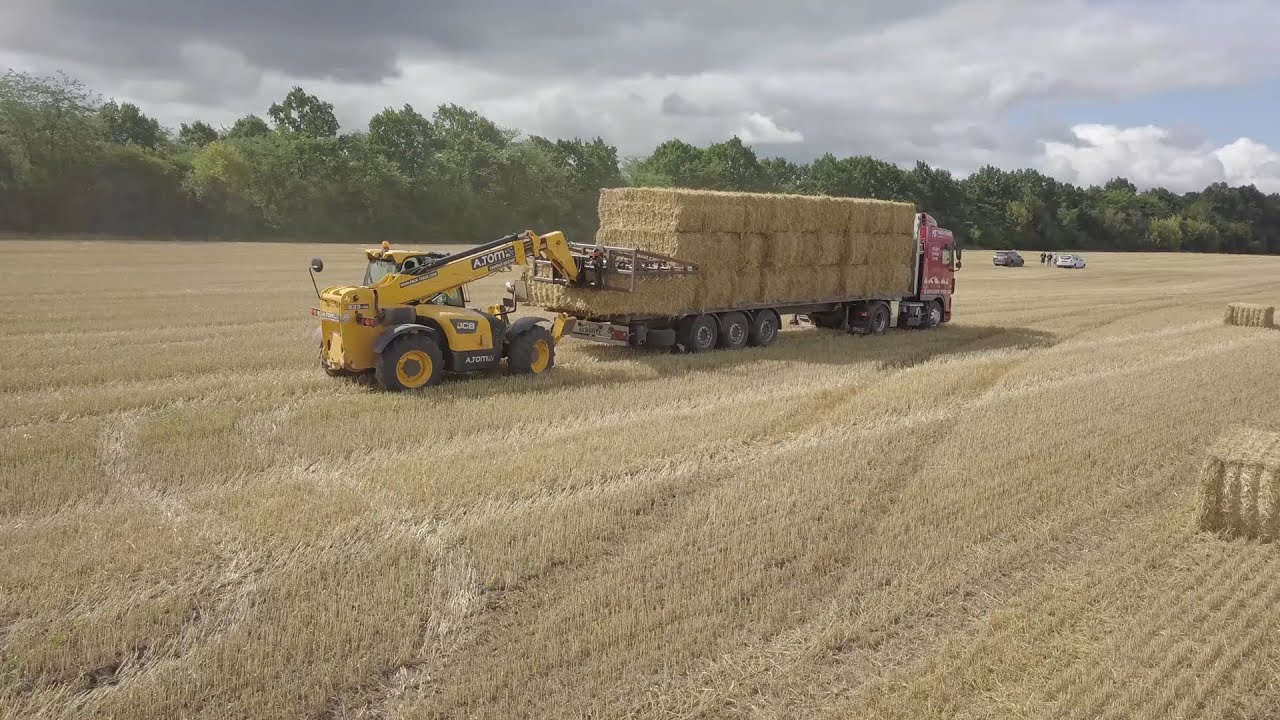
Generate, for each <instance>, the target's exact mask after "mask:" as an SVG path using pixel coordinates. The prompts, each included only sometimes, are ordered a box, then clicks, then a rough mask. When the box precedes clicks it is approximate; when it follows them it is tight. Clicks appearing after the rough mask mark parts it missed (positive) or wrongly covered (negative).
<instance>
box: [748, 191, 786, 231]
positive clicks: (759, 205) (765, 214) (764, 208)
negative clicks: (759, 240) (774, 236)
mask: <svg viewBox="0 0 1280 720" xmlns="http://www.w3.org/2000/svg"><path fill="white" fill-rule="evenodd" d="M782 204H783V196H781V195H774V194H764V193H760V194H755V195H751V196H750V197H748V198H747V200H746V207H745V208H744V212H743V217H744V221H743V231H744V232H749V233H771V232H776V231H777V230H778V226H779V224H780V221H779V220H778V212H779V208H780V207H782ZM783 229H786V228H785V226H784V227H783Z"/></svg>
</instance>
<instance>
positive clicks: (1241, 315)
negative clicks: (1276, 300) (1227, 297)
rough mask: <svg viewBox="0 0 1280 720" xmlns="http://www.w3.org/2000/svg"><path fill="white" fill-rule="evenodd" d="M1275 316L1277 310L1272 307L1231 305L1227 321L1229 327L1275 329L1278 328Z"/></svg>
mask: <svg viewBox="0 0 1280 720" xmlns="http://www.w3.org/2000/svg"><path fill="white" fill-rule="evenodd" d="M1275 315H1276V309H1275V307H1274V306H1272V305H1255V304H1253V303H1231V304H1229V305H1227V315H1226V318H1225V321H1226V323H1227V324H1228V325H1244V326H1246V327H1265V328H1273V327H1275V326H1276V325H1275Z"/></svg>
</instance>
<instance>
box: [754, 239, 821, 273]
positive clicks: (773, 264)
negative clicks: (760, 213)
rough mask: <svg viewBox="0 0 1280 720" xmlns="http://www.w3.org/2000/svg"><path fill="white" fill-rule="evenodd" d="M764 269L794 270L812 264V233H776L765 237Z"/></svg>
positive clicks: (813, 243)
mask: <svg viewBox="0 0 1280 720" xmlns="http://www.w3.org/2000/svg"><path fill="white" fill-rule="evenodd" d="M765 237H766V240H765V242H766V243H767V244H766V246H765V251H764V267H767V268H794V267H804V266H806V265H812V264H813V246H814V245H815V242H814V240H815V239H816V236H815V235H814V234H813V233H802V232H777V233H770V234H769V235H766V236H765Z"/></svg>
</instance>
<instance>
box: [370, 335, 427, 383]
mask: <svg viewBox="0 0 1280 720" xmlns="http://www.w3.org/2000/svg"><path fill="white" fill-rule="evenodd" d="M374 377H375V378H376V379H377V381H378V384H379V385H381V386H382V388H383V389H384V390H394V391H399V390H416V389H418V388H424V387H427V386H429V385H438V384H439V383H440V381H441V380H443V379H444V353H442V352H441V351H440V345H439V344H438V343H437V342H436V341H435V338H433V337H431V336H430V335H428V334H426V333H423V332H413V333H406V334H404V335H401V336H400V337H398V338H396V339H395V340H392V341H391V344H389V345H387V346H386V347H385V348H383V350H382V352H381V353H379V355H378V361H377V363H376V364H375V366H374Z"/></svg>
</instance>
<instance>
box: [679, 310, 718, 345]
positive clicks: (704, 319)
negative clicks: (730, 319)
mask: <svg viewBox="0 0 1280 720" xmlns="http://www.w3.org/2000/svg"><path fill="white" fill-rule="evenodd" d="M676 335H677V336H678V337H679V343H680V344H681V345H683V346H684V351H685V352H691V353H695V352H707V351H708V350H712V349H714V348H715V346H716V340H717V338H718V336H719V331H718V329H717V328H716V319H715V317H713V316H711V315H692V316H690V317H687V318H683V319H682V320H680V324H679V325H678V326H677V330H676Z"/></svg>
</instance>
